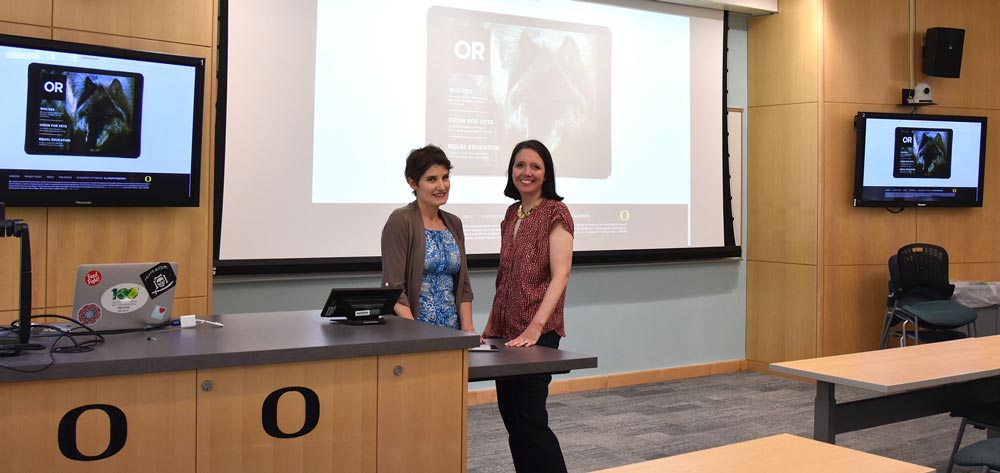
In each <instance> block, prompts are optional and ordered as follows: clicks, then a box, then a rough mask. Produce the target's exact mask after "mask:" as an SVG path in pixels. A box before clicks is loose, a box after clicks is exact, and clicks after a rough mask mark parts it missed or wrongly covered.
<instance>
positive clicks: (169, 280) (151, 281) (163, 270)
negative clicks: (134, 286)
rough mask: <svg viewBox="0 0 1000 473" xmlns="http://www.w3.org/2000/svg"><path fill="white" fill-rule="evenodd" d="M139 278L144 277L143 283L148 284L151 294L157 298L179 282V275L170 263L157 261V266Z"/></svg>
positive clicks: (147, 288)
mask: <svg viewBox="0 0 1000 473" xmlns="http://www.w3.org/2000/svg"><path fill="white" fill-rule="evenodd" d="M139 278H141V279H142V284H143V285H144V286H146V290H147V291H149V296H150V297H151V298H153V299H156V298H157V297H159V296H160V295H161V294H163V293H164V292H167V290H169V289H170V288H172V287H174V285H175V284H177V275H175V274H174V270H173V268H171V267H170V263H157V265H156V266H153V267H152V268H149V269H148V270H146V271H144V272H143V273H142V274H140V275H139Z"/></svg>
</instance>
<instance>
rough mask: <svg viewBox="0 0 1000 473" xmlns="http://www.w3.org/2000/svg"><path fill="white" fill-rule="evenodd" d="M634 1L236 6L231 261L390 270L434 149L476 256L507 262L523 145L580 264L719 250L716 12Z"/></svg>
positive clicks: (231, 72)
mask: <svg viewBox="0 0 1000 473" xmlns="http://www.w3.org/2000/svg"><path fill="white" fill-rule="evenodd" d="M626 3H627V5H624V6H623V5H610V4H601V3H595V2H575V1H560V0H555V1H545V2H538V1H523V0H498V1H494V0H465V1H459V0H444V1H428V0H381V1H370V2H342V1H334V0H316V1H315V3H312V2H309V1H303V2H279V1H277V0H253V1H252V2H250V4H248V5H243V4H241V3H239V2H237V3H233V4H231V5H230V23H229V42H228V44H229V64H228V76H229V81H228V85H227V91H228V99H227V112H226V130H225V138H224V139H225V145H226V153H225V163H226V171H225V177H224V180H225V183H224V186H223V192H224V195H223V199H222V202H223V204H222V205H223V212H222V220H221V230H220V232H219V234H220V235H221V237H220V250H219V257H220V259H222V260H240V259H250V260H260V259H264V260H266V259H281V258H290V259H301V258H340V257H342V258H352V257H378V255H379V242H378V235H379V234H380V232H381V229H382V225H383V224H384V223H385V219H386V217H387V216H388V215H389V213H390V212H391V211H392V210H393V209H394V208H397V207H400V206H403V205H405V204H407V203H409V202H410V201H412V200H413V195H412V194H411V192H410V188H409V186H407V184H406V181H405V178H404V177H403V169H404V165H405V159H406V156H407V154H408V153H409V151H410V150H411V149H414V148H418V147H421V146H424V145H426V144H435V145H438V146H440V147H441V148H442V149H444V150H445V152H446V153H447V155H448V157H449V158H450V160H451V161H452V164H453V165H454V169H453V170H452V178H451V191H450V195H449V199H448V204H447V205H446V206H445V207H444V209H445V210H447V211H449V212H452V213H454V214H456V215H458V216H459V217H460V218H461V219H462V221H463V223H464V227H465V235H466V240H467V242H466V243H467V249H468V251H469V253H471V254H495V253H497V252H499V247H500V243H499V228H500V226H499V223H500V220H501V219H502V217H503V214H504V210H505V209H506V207H507V206H508V205H510V204H511V203H512V201H511V200H510V199H509V198H507V197H505V196H504V195H503V189H504V186H505V184H506V176H505V172H506V167H507V164H508V161H509V159H510V153H511V150H512V149H513V147H514V145H515V144H516V143H518V142H520V141H523V140H525V139H538V140H540V141H542V142H543V143H545V144H546V146H548V147H549V149H550V150H551V151H552V155H553V160H554V164H555V173H554V174H555V175H556V183H557V191H558V192H559V194H561V195H563V196H564V197H565V198H566V200H565V203H566V204H567V206H569V208H570V211H571V212H572V213H573V217H574V219H575V223H576V239H575V242H574V248H575V249H576V250H578V251H616V250H636V249H662V248H694V247H716V246H722V245H723V238H724V237H723V223H722V220H723V219H722V170H721V169H722V162H723V156H722V139H723V132H722V110H723V107H722V89H723V87H722V49H723V48H722V39H723V31H722V14H721V13H720V12H716V11H707V10H701V9H697V8H691V7H682V6H677V5H668V4H664V3H659V2H626ZM263 18H267V21H258V20H262V19H263ZM261 28H267V30H266V31H263V30H262V29H261ZM262 57H266V58H268V67H261V62H260V58H262ZM694 58H697V60H694ZM247 77H252V78H253V80H243V79H240V78H247ZM262 91H267V93H266V94H262ZM271 188H274V189H275V190H274V191H272V192H266V193H264V192H260V190H261V189H271ZM262 215H282V220H283V226H282V229H281V230H280V231H278V230H277V229H275V231H274V232H271V231H270V230H269V229H267V228H262V227H261V226H260V225H259V222H260V220H259V219H260V217H261V216H262ZM345 228H350V229H351V231H353V232H357V233H355V235H358V234H361V235H365V236H364V237H362V238H357V237H353V238H336V237H335V236H336V235H339V234H341V232H343V231H344V229H345ZM293 238H294V239H293Z"/></svg>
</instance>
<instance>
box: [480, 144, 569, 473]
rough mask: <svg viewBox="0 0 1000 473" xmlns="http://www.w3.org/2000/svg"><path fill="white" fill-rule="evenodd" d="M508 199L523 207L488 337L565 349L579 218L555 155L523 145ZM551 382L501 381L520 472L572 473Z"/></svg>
mask: <svg viewBox="0 0 1000 473" xmlns="http://www.w3.org/2000/svg"><path fill="white" fill-rule="evenodd" d="M504 195H506V196H507V197H510V198H512V199H515V200H517V202H515V203H514V204H512V205H511V206H510V207H508V208H507V213H506V215H505V216H504V219H503V222H502V223H501V224H500V237H501V243H500V267H499V269H498V270H497V282H496V297H495V298H494V299H493V308H492V309H491V310H490V317H489V321H488V322H487V323H486V329H485V330H484V331H483V336H484V338H490V337H499V338H506V339H508V340H509V341H508V342H507V346H509V347H530V346H532V345H542V346H546V347H550V348H558V347H559V340H560V337H564V336H566V331H565V329H564V327H563V305H564V303H565V300H566V283H567V282H568V281H569V273H570V268H571V266H572V263H573V217H572V216H571V215H570V213H569V209H568V208H567V207H566V204H563V203H562V202H561V201H562V199H563V198H562V197H560V196H559V195H558V194H556V173H555V169H554V167H553V164H552V155H551V154H550V153H549V150H548V149H547V148H546V147H545V145H543V144H542V143H540V142H538V141H536V140H529V141H525V142H522V143H519V144H518V145H517V146H515V147H514V151H513V153H511V157H510V163H509V164H508V165H507V188H506V189H504ZM551 381H552V376H551V375H530V376H519V377H515V378H510V379H505V380H497V382H496V384H497V406H498V407H499V409H500V416H501V417H503V423H504V426H505V427H506V428H507V434H508V440H507V441H508V444H509V445H510V453H511V456H512V457H513V459H514V468H515V470H517V471H518V472H522V473H523V472H529V471H540V472H541V471H544V472H563V471H566V463H565V461H564V460H563V456H562V450H561V449H560V447H559V440H558V439H557V438H556V435H555V434H554V433H553V432H552V430H551V429H549V425H548V424H549V420H548V419H549V417H548V412H547V411H546V409H545V401H546V399H547V398H548V394H549V382H551Z"/></svg>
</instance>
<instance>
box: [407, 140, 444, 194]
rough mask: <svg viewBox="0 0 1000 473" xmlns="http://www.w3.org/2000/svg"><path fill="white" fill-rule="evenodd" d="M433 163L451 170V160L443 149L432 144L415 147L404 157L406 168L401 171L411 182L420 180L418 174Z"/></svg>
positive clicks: (415, 192)
mask: <svg viewBox="0 0 1000 473" xmlns="http://www.w3.org/2000/svg"><path fill="white" fill-rule="evenodd" d="M434 165H438V166H442V167H444V168H445V169H447V170H449V171H451V161H449V160H448V156H447V155H445V154H444V150H442V149H441V148H438V147H437V146H434V145H427V146H424V147H423V148H417V149H414V150H411V151H410V155H409V156H407V157H406V169H405V170H404V171H403V175H405V176H406V178H407V179H412V180H413V182H420V176H423V175H424V173H425V172H427V170H428V169H430V168H431V166H434ZM413 195H417V191H413Z"/></svg>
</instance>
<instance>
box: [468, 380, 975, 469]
mask: <svg viewBox="0 0 1000 473" xmlns="http://www.w3.org/2000/svg"><path fill="white" fill-rule="evenodd" d="M815 393H816V390H815V387H814V385H812V384H805V383H801V382H798V381H793V380H788V379H784V378H778V377H773V376H767V375H762V374H757V373H752V372H740V373H732V374H725V375H716V376H706V377H703V378H694V379H685V380H679V381H670V382H664V383H656V384H647V385H642V386H631V387H626V388H615V389H605V390H601V391H592V392H586V393H577V394H564V395H559V396H552V397H549V403H548V407H549V417H550V425H551V427H552V430H553V431H555V433H556V435H557V436H559V441H560V443H561V444H562V450H563V455H564V456H565V457H566V464H567V466H568V467H569V470H570V471H573V472H576V471H594V470H600V469H604V468H611V467H614V466H620V465H627V464H630V463H636V462H641V461H646V460H652V459H656V458H662V457H665V456H670V455H677V454H680V453H686V452H691V451H695V450H702V449H706V448H711V447H717V446H720V445H726V444H730V443H735V442H742V441H744V440H751V439H755V438H759V437H765V436H768V435H773V434H778V433H790V434H795V435H800V436H803V437H807V438H811V437H812V425H813V422H812V416H813V414H812V410H813V399H814V397H815ZM872 395H873V394H872V393H871V392H868V391H863V390H859V389H852V388H845V387H838V389H837V400H838V401H847V400H852V399H858V398H863V397H869V396H872ZM959 422H960V421H959V420H958V419H955V418H952V417H949V416H948V414H941V415H937V416H933V417H926V418H922V419H916V420H912V421H907V422H900V423H896V424H892V425H889V426H884V427H877V428H873V429H867V430H861V431H858V432H851V433H846V434H840V435H838V436H837V444H838V445H842V446H845V447H849V448H853V449H856V450H861V451H865V452H869V453H874V454H877V455H882V456H885V457H889V458H895V459H898V460H903V461H907V462H912V463H916V464H920V465H925V466H928V467H933V468H937V470H938V471H944V469H945V467H946V466H947V463H948V455H949V454H950V453H951V447H952V444H953V443H954V441H955V435H956V433H957V432H958V425H959ZM468 432H469V437H468V438H469V440H468V445H469V451H468V471H469V472H470V473H488V472H512V471H514V467H513V464H512V463H511V460H510V451H509V450H508V449H507V433H506V431H505V430H504V427H503V421H502V420H501V419H500V414H499V413H498V412H497V408H496V404H487V405H482V406H473V407H471V408H469V430H468ZM984 438H986V435H985V433H984V432H983V431H981V430H976V429H972V428H969V429H968V430H967V432H966V435H965V439H964V441H963V445H967V444H969V443H972V442H974V441H977V440H982V439H984ZM733 471H739V470H738V468H737V469H734V470H733ZM955 471H956V472H967V471H979V470H976V469H963V468H962V467H956V468H955ZM859 473H860V472H859Z"/></svg>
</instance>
